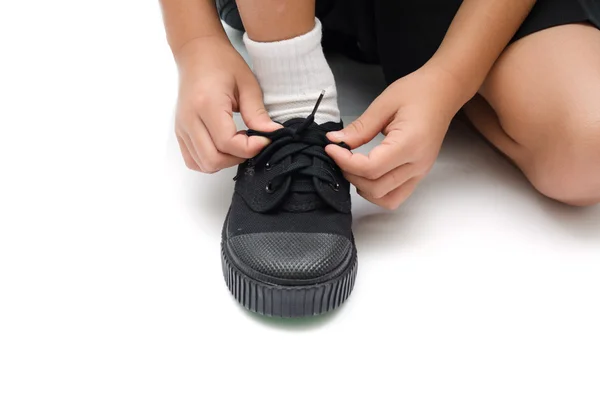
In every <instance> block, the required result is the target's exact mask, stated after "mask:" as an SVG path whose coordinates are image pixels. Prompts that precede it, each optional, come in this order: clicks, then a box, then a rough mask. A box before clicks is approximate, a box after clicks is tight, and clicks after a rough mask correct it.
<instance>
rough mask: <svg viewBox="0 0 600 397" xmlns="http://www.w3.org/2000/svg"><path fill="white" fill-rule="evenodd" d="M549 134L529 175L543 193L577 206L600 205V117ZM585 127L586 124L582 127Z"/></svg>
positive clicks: (528, 171) (528, 169)
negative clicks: (590, 121)
mask: <svg viewBox="0 0 600 397" xmlns="http://www.w3.org/2000/svg"><path fill="white" fill-rule="evenodd" d="M577 124H579V125H577V126H571V127H568V128H566V130H565V129H563V130H562V131H560V132H559V133H557V134H554V135H546V137H545V139H544V141H543V142H540V144H539V146H538V148H537V149H535V150H532V155H531V162H530V164H529V167H527V169H525V172H526V174H527V176H528V177H529V179H530V180H531V182H532V184H533V185H534V186H535V188H536V189H538V190H539V191H540V192H541V193H542V194H544V195H546V196H548V197H550V198H552V199H554V200H557V201H560V202H563V203H565V204H569V205H574V206H590V205H594V204H599V203H600V117H599V118H598V120H597V121H595V122H592V123H577ZM582 124H583V125H582Z"/></svg>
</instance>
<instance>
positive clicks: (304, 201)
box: [282, 119, 343, 212]
mask: <svg viewBox="0 0 600 397" xmlns="http://www.w3.org/2000/svg"><path fill="white" fill-rule="evenodd" d="M303 122H304V119H291V120H288V121H287V122H285V123H284V126H285V127H290V128H294V127H297V126H298V125H300V124H302V123H303ZM313 126H315V127H317V124H313ZM341 128H343V125H342V124H341V123H334V122H329V123H325V124H322V125H321V127H320V128H319V129H318V130H319V131H321V130H322V131H323V135H325V134H326V131H336V130H338V129H341ZM298 156H302V154H299V155H298ZM298 156H294V157H295V158H294V159H293V160H297V157H298ZM313 162H314V163H321V162H322V161H321V160H318V159H313ZM319 188H320V186H317V182H316V181H315V178H313V177H312V176H307V175H301V174H297V175H294V177H293V180H292V184H291V186H290V190H291V191H290V192H289V194H288V196H287V197H286V198H285V201H284V203H283V205H282V208H283V209H284V210H286V211H290V212H307V211H313V210H315V209H319V208H323V207H327V206H328V205H330V204H328V203H327V202H326V201H325V200H323V197H321V195H320V194H318V193H317V189H319ZM303 189H310V190H312V191H311V192H298V191H295V190H303Z"/></svg>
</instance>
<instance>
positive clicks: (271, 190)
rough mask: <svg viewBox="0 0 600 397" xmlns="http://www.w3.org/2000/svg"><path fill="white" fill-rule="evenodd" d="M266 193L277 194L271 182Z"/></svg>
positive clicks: (266, 187) (266, 188)
mask: <svg viewBox="0 0 600 397" xmlns="http://www.w3.org/2000/svg"><path fill="white" fill-rule="evenodd" d="M265 191H266V192H267V193H269V194H272V193H273V192H275V190H273V184H272V183H271V182H269V183H267V186H265Z"/></svg>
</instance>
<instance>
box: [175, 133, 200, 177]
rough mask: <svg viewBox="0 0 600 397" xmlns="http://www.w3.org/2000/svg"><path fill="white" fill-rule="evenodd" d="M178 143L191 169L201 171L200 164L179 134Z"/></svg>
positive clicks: (186, 163)
mask: <svg viewBox="0 0 600 397" xmlns="http://www.w3.org/2000/svg"><path fill="white" fill-rule="evenodd" d="M177 143H178V144H179V150H180V151H181V156H182V157H183V161H184V162H185V165H186V167H188V168H189V169H190V170H194V171H201V169H200V166H199V165H198V163H197V162H196V160H194V158H193V157H192V155H191V154H190V150H189V149H188V147H187V145H186V144H185V142H184V141H183V139H181V138H180V137H179V136H178V137H177Z"/></svg>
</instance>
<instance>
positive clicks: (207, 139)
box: [189, 120, 244, 174]
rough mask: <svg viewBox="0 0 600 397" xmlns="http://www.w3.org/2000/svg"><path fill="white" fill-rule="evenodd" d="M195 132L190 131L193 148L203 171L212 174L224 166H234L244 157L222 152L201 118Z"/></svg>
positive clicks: (195, 125) (195, 124)
mask: <svg viewBox="0 0 600 397" xmlns="http://www.w3.org/2000/svg"><path fill="white" fill-rule="evenodd" d="M193 128H194V130H193V132H191V133H189V136H190V141H191V143H192V146H193V150H194V151H195V152H196V154H197V158H198V161H199V162H198V165H199V166H200V168H202V171H203V172H206V173H209V174H212V173H214V172H217V171H219V170H222V169H224V168H229V167H233V166H234V165H237V164H239V163H241V162H242V161H244V159H242V158H239V157H235V156H232V155H230V154H226V153H220V152H219V151H218V150H217V148H216V147H215V144H214V143H213V141H212V139H211V136H210V134H209V133H208V131H207V129H206V127H204V124H202V122H201V121H200V120H197V122H196V123H194V125H193Z"/></svg>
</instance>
